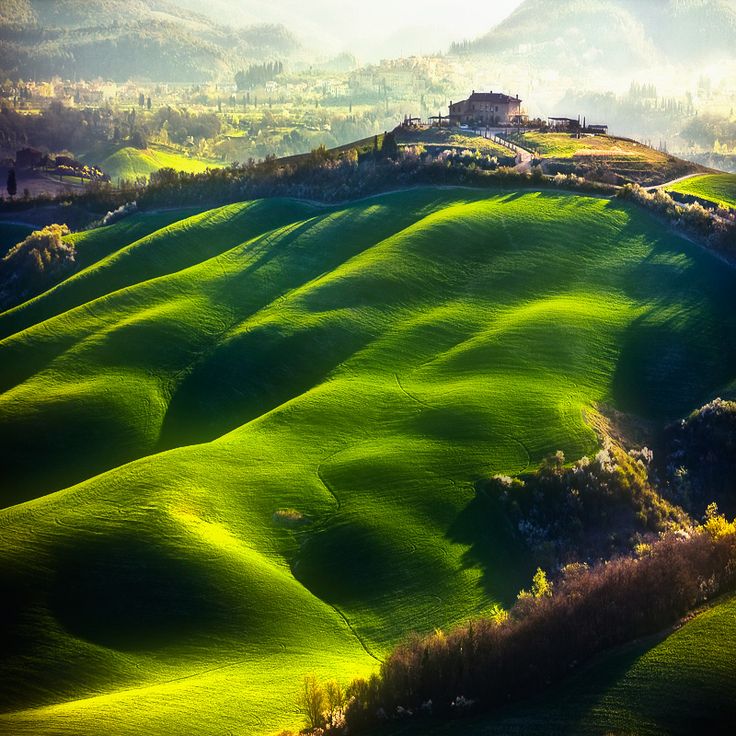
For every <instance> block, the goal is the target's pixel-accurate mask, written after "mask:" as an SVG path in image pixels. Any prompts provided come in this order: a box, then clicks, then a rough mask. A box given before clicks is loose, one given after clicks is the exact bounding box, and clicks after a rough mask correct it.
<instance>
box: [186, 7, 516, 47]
mask: <svg viewBox="0 0 736 736" xmlns="http://www.w3.org/2000/svg"><path fill="white" fill-rule="evenodd" d="M172 2H176V4H177V5H179V6H180V7H182V8H187V9H189V10H193V11H196V12H198V13H203V14H206V15H207V16H208V17H209V18H212V19H215V20H216V21H217V22H219V23H223V22H227V23H230V24H233V25H238V24H248V23H255V22H261V23H277V24H282V25H285V26H286V27H287V28H289V29H290V30H291V31H292V32H293V33H295V34H296V35H297V36H298V37H299V39H300V40H301V41H302V42H303V43H304V45H305V46H307V47H309V48H312V49H314V50H315V52H316V53H322V54H330V55H333V54H335V53H338V52H341V51H349V52H350V53H354V54H356V55H357V56H359V57H361V58H362V59H364V60H376V59H379V58H390V57H396V56H402V55H407V56H408V55H411V54H416V53H425V54H427V53H433V52H436V51H440V50H444V49H447V48H448V47H449V45H450V43H451V42H452V41H453V40H455V39H457V38H462V37H463V36H464V35H468V34H472V33H474V32H475V29H477V28H479V27H480V28H483V27H490V26H491V25H493V24H494V23H497V22H498V21H499V20H500V19H501V18H503V17H504V16H506V15H508V13H509V12H510V11H511V10H513V8H515V7H516V6H517V5H518V4H519V2H520V0H504V2H503V3H495V2H488V3H476V4H474V6H473V7H472V9H469V10H468V11H467V12H466V11H465V10H464V9H463V10H458V8H457V7H455V6H453V5H452V3H448V2H446V0H404V2H401V3H397V2H394V0H372V2H370V3H367V4H365V5H362V6H360V7H358V6H357V5H356V3H354V2H345V0H308V1H307V0H274V2H270V3H264V2H262V0H208V1H207V2H206V3H202V2H201V0H172Z"/></svg>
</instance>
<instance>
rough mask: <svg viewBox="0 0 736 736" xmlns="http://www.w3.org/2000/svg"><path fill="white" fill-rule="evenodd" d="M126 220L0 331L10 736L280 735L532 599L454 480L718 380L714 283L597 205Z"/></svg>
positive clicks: (648, 228) (264, 210)
mask: <svg viewBox="0 0 736 736" xmlns="http://www.w3.org/2000/svg"><path fill="white" fill-rule="evenodd" d="M185 214H189V215H190V216H184V215H185ZM168 215H172V213H168ZM138 217H141V216H138ZM136 222H137V221H135V220H133V221H126V220H123V221H121V222H120V223H118V224H117V225H113V226H111V228H109V229H108V231H107V232H106V233H102V234H101V233H99V232H96V231H91V232H88V233H81V234H78V235H77V236H75V237H76V238H77V241H76V245H77V248H78V250H79V252H80V253H86V254H87V256H86V260H85V262H84V265H83V267H82V268H81V269H80V270H79V271H77V272H76V273H75V274H74V275H73V276H71V277H69V278H68V279H66V280H65V281H63V282H61V283H60V284H57V285H56V286H54V287H53V288H51V289H50V290H48V291H47V292H46V293H44V294H42V295H41V296H39V297H37V298H35V299H33V300H31V301H29V302H27V303H25V304H22V305H20V306H18V307H16V308H14V309H12V310H9V311H7V312H6V313H4V314H0V391H2V392H3V393H2V394H0V443H2V447H3V450H4V458H5V460H4V468H3V481H4V482H3V485H2V488H1V489H0V502H1V503H2V505H3V506H5V508H4V510H2V511H0V584H1V585H2V590H3V600H4V602H5V603H4V607H3V614H2V615H3V621H2V624H3V625H2V626H1V627H0V637H2V638H3V651H4V652H6V656H5V657H4V658H3V661H2V664H0V683H2V688H1V689H0V692H2V695H1V696H0V699H1V701H2V702H1V704H0V705H1V709H0V712H1V713H2V715H0V731H4V732H6V733H13V734H38V733H64V732H73V733H75V734H95V733H97V732H98V730H99V724H100V723H101V722H104V724H105V730H106V731H107V732H109V733H118V734H131V733H139V732H142V731H143V732H146V733H149V734H179V733H181V734H184V733H186V734H210V733H213V732H215V733H216V732H228V731H231V732H233V733H248V734H251V733H273V732H276V731H278V729H280V728H282V727H286V726H291V727H293V726H298V725H299V721H300V718H299V716H298V714H297V713H296V712H295V707H294V705H293V704H294V703H295V698H296V692H297V690H298V688H299V685H300V680H301V677H302V676H303V675H304V674H305V673H307V672H310V671H316V672H317V673H320V674H322V675H324V676H338V677H340V678H343V679H345V680H347V679H349V678H351V677H353V676H356V675H361V674H366V673H368V672H370V671H372V670H373V669H374V668H375V666H376V659H375V658H376V657H379V658H380V657H381V655H382V654H383V653H384V652H386V651H387V649H388V647H389V646H390V645H391V644H393V643H394V642H395V641H397V640H398V639H399V638H401V637H402V636H404V635H405V634H406V632H407V631H409V630H411V629H419V630H421V631H428V630H432V629H433V628H435V627H437V626H442V627H446V626H450V625H452V624H454V623H457V622H459V621H462V620H463V619H465V618H467V617H468V616H470V615H476V614H478V613H483V612H485V611H488V610H490V609H491V608H492V607H493V606H495V605H496V604H498V603H501V604H507V603H508V602H509V601H510V600H512V598H513V596H514V595H515V593H516V591H518V590H519V589H520V588H521V587H522V586H525V585H528V582H529V579H530V576H531V573H532V571H533V569H534V561H533V560H530V559H528V558H527V557H526V556H525V555H524V554H523V553H522V552H521V551H520V550H519V549H518V548H517V547H516V546H515V543H514V542H513V541H512V539H511V538H510V536H509V532H508V530H507V529H506V527H505V526H504V524H503V523H502V521H501V520H500V519H498V518H495V517H494V516H493V514H492V512H491V510H490V509H489V508H488V507H486V506H485V505H484V502H483V501H482V499H481V498H480V497H476V495H475V492H474V482H475V481H476V480H477V479H479V478H481V477H484V476H487V475H488V474H492V473H498V472H503V473H509V474H514V473H519V472H521V471H523V470H524V469H526V468H528V467H531V466H534V465H535V464H536V463H538V462H539V461H540V460H541V459H542V458H543V457H544V456H545V455H546V454H547V453H549V452H553V451H555V450H557V449H562V450H564V451H565V453H566V455H567V456H568V457H579V456H581V455H583V454H585V453H590V452H592V451H594V450H595V448H596V445H597V441H596V437H595V435H594V433H593V432H592V430H591V429H590V428H589V427H588V426H587V425H586V423H585V421H584V419H583V410H584V409H586V408H588V407H591V406H592V405H594V404H596V403H598V402H606V403H608V404H612V405H614V406H615V407H617V408H619V409H621V410H624V411H630V412H634V413H636V414H638V415H641V416H642V417H644V418H651V419H667V418H674V417H677V416H681V415H683V414H685V413H686V412H688V411H689V410H691V409H693V408H695V407H696V406H699V405H700V404H702V403H704V402H705V401H706V400H707V399H709V398H711V397H712V396H714V395H716V394H717V393H718V392H720V391H721V390H722V389H723V387H725V386H726V385H728V384H729V383H730V382H732V381H733V379H734V373H733V365H734V364H735V360H736V325H734V323H733V320H731V319H730V318H728V319H727V318H725V316H727V315H731V314H733V310H734V307H735V306H736V290H734V286H735V285H736V274H735V273H734V272H733V271H731V270H730V269H724V268H723V264H722V263H721V262H720V261H717V260H716V259H715V258H713V257H711V256H710V255H709V254H708V253H707V252H705V251H704V250H701V249H699V248H698V247H696V246H695V245H692V244H690V243H689V242H687V241H685V240H682V239H680V238H678V237H676V236H674V235H672V234H670V233H668V232H666V231H664V230H663V229H662V226H661V225H660V224H659V222H658V221H657V220H656V219H655V218H653V217H651V216H650V215H649V214H647V213H646V212H644V211H642V210H639V209H636V208H634V207H633V206H631V205H628V204H626V203H623V202H619V201H609V200H606V199H602V198H594V197H587V196H576V195H571V194H565V193H560V192H533V191H527V192H523V193H520V192H497V193H489V192H488V191H476V190H464V189H433V188H425V189H416V190H409V191H403V192H400V193H392V194H385V195H381V196H377V197H373V198H369V199H365V200H361V201H358V202H354V203H352V204H348V205H341V206H332V207H326V206H318V205H314V204H309V203H305V202H298V201H294V200H279V199H271V200H264V201H256V202H248V203H241V204H235V205H229V206H226V207H222V208H219V209H216V210H212V211H208V212H202V213H180V218H179V219H176V218H174V217H173V215H172V219H171V220H170V221H169V222H168V223H161V227H160V229H157V230H154V231H151V230H150V228H148V225H150V224H151V221H150V220H149V221H148V223H147V224H146V225H145V226H144V225H139V224H136ZM126 228H127V230H126ZM113 238H114V246H115V247H114V248H110V247H108V246H107V245H106V243H110V242H112V240H111V239H113ZM292 509H293V510H294V511H290V510H292ZM287 510H289V511H288V512H287ZM300 517H301V522H302V523H294V519H296V520H299V519H300ZM290 519H291V520H290Z"/></svg>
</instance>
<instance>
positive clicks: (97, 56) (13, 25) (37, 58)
mask: <svg viewBox="0 0 736 736" xmlns="http://www.w3.org/2000/svg"><path fill="white" fill-rule="evenodd" d="M298 48H299V43H298V42H297V40H296V39H295V37H294V36H293V35H292V34H291V33H290V32H289V31H288V30H287V29H286V28H285V27H283V26H279V25H273V24H258V25H248V26H244V27H240V28H233V27H228V26H225V25H220V24H217V23H215V22H214V21H212V20H211V19H209V18H207V17H205V16H204V15H199V14H197V13H194V12H191V11H190V10H188V9H186V8H182V7H180V6H179V5H177V4H176V3H174V2H167V1H166V0H101V1H100V0H10V2H5V1H4V2H3V3H2V6H1V9H0V73H2V74H4V75H7V76H11V77H31V76H37V77H49V76H52V75H55V74H59V75H61V76H63V77H69V78H79V77H81V78H85V77H86V78H94V77H98V76H102V77H107V78H110V79H115V80H119V81H122V80H125V79H129V78H135V77H142V78H148V79H151V80H154V81H168V82H194V81H204V80H207V79H211V78H213V77H216V76H218V75H229V74H230V73H231V72H233V71H234V70H236V69H237V68H241V67H243V66H245V65H247V64H248V63H252V62H260V61H264V60H272V59H280V60H284V59H287V58H289V57H290V56H291V55H292V54H293V53H294V52H296V51H297V49H298Z"/></svg>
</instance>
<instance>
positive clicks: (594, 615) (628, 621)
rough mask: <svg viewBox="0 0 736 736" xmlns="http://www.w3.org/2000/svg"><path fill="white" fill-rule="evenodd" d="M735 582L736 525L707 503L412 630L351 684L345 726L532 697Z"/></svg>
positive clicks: (356, 728)
mask: <svg viewBox="0 0 736 736" xmlns="http://www.w3.org/2000/svg"><path fill="white" fill-rule="evenodd" d="M735 584H736V524H734V523H728V522H727V521H726V520H725V518H724V517H723V516H720V515H719V514H718V513H717V508H716V507H715V505H712V506H711V507H709V510H708V514H707V516H706V519H705V522H704V524H703V525H701V526H697V527H694V528H692V529H691V530H690V531H688V532H684V531H678V532H670V533H667V534H665V535H664V536H663V537H662V538H661V539H660V540H659V541H657V542H655V543H654V544H652V545H650V546H647V547H643V548H641V549H640V550H639V554H638V556H635V557H621V558H618V559H615V560H612V561H610V562H606V563H601V564H599V565H596V566H593V567H588V566H586V565H582V564H575V565H571V566H568V567H567V568H564V569H563V571H562V574H561V576H560V578H559V580H558V581H556V582H555V584H554V586H552V585H551V584H550V583H548V582H547V580H546V576H545V575H544V574H543V573H542V572H541V571H539V572H538V573H537V576H535V583H534V586H533V588H532V592H530V593H522V594H520V596H519V598H518V600H517V602H516V604H515V605H514V606H513V608H512V609H511V610H510V611H509V613H508V614H507V615H502V616H495V617H494V618H486V619H480V620H475V621H472V622H470V623H468V624H467V625H465V626H461V627H459V628H457V629H454V630H453V631H451V632H449V633H447V634H445V633H443V632H441V631H437V632H435V633H434V634H432V635H430V636H427V637H418V636H414V637H412V638H410V639H409V640H408V641H406V642H405V643H403V644H401V645H400V646H398V647H397V648H396V649H395V650H394V651H393V652H392V653H391V654H390V656H389V657H388V659H387V660H386V661H385V662H384V663H383V664H382V666H381V669H380V674H379V675H376V676H374V677H372V678H371V679H370V680H368V681H366V680H357V681H355V682H353V683H352V684H351V685H350V686H349V688H348V689H347V696H348V704H347V707H346V709H345V724H346V727H347V728H349V729H350V731H351V732H352V733H366V732H369V731H370V730H371V729H372V728H373V727H375V726H376V725H377V724H379V723H380V722H382V721H385V720H387V719H392V718H398V717H406V716H409V715H414V716H421V715H422V714H432V715H435V716H449V715H452V714H457V713H459V712H462V711H465V710H469V709H471V708H472V709H476V710H488V709H492V708H494V707H497V706H500V705H502V704H506V703H508V702H510V701H513V700H516V699H520V698H525V697H529V696H531V695H534V694H536V693H538V692H539V691H541V690H542V689H544V688H545V687H547V686H549V685H550V684H551V683H553V682H555V681H558V680H560V679H561V678H562V677H564V676H565V675H567V674H568V673H570V672H571V671H573V670H574V669H575V668H576V667H577V666H579V665H580V664H581V663H583V662H585V661H587V660H589V659H590V658H591V657H593V656H594V655H596V654H598V653H600V652H603V651H605V650H607V649H609V648H611V647H615V646H618V645H621V644H624V643H627V642H630V641H632V640H635V639H637V638H639V637H643V636H647V635H650V634H653V633H655V632H658V631H661V630H662V629H664V628H666V627H668V626H671V625H673V624H675V623H676V622H677V621H678V620H679V619H680V618H681V617H682V616H683V615H685V614H686V613H688V612H689V611H692V610H693V609H694V608H696V607H697V606H699V605H701V604H703V603H704V602H705V601H707V600H709V599H710V598H711V597H713V596H715V595H717V594H719V593H722V592H725V591H728V590H731V589H733V588H734V586H735Z"/></svg>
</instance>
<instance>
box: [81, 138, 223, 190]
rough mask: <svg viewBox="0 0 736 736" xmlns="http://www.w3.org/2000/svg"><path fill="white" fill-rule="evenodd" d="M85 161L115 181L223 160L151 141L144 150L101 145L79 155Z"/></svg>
mask: <svg viewBox="0 0 736 736" xmlns="http://www.w3.org/2000/svg"><path fill="white" fill-rule="evenodd" d="M80 158H81V159H82V160H83V161H84V162H86V163H92V164H95V165H96V166H98V167H99V168H101V169H102V170H103V171H104V172H105V173H106V174H107V175H108V176H109V177H110V179H112V181H113V182H117V181H118V180H120V179H127V180H128V181H134V180H135V179H138V178H141V177H142V178H144V179H147V178H148V177H149V176H150V175H151V174H152V173H153V172H154V171H158V170H159V169H164V168H169V169H175V170H176V171H185V172H187V173H190V174H199V173H201V172H203V171H205V170H206V169H208V168H218V167H221V166H223V164H222V162H217V161H209V160H206V159H199V158H190V157H189V156H185V155H184V154H182V153H180V152H178V151H177V150H175V149H173V148H166V147H165V146H155V145H151V146H150V147H149V148H146V149H144V150H141V149H138V148H132V147H131V146H126V147H123V148H117V149H108V148H105V149H101V150H95V151H90V152H88V153H87V154H86V155H85V156H81V157H80Z"/></svg>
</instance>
